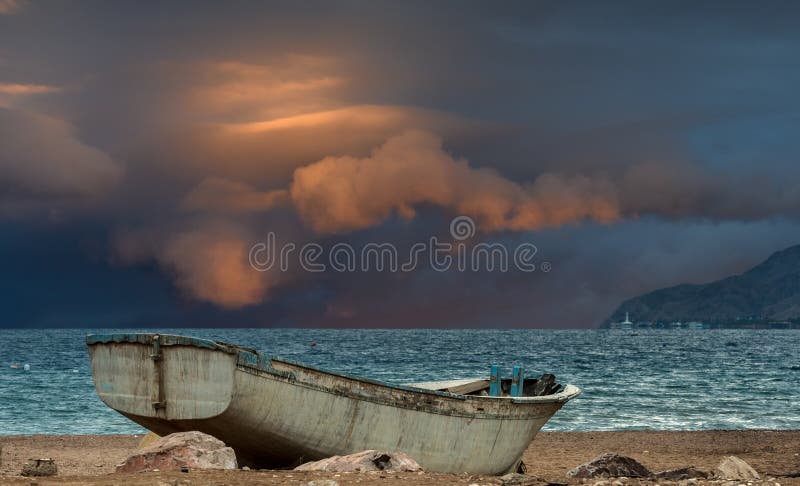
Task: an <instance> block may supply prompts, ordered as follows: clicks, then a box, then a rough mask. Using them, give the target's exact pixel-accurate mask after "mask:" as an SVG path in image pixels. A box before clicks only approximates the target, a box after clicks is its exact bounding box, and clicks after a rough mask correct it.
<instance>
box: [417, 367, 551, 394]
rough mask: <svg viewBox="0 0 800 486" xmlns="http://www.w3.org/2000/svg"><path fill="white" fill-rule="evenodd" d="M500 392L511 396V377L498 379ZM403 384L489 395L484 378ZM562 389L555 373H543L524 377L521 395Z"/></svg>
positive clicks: (489, 381)
mask: <svg viewBox="0 0 800 486" xmlns="http://www.w3.org/2000/svg"><path fill="white" fill-rule="evenodd" d="M499 381H500V394H499V395H497V396H501V397H510V396H512V382H513V380H512V379H511V378H501V379H500V380H499ZM405 386H409V387H413V388H421V389H423V390H435V391H443V392H448V393H453V394H456V395H476V396H484V397H488V396H491V394H490V393H491V392H490V387H491V380H490V379H484V378H469V379H464V380H449V381H426V382H421V383H406V384H405ZM563 389H564V386H563V385H561V384H559V383H556V377H555V375H551V374H549V373H545V374H543V375H542V376H540V377H539V378H525V379H524V381H523V386H522V396H525V397H540V396H546V395H554V394H556V393H558V392H560V391H562V390H563Z"/></svg>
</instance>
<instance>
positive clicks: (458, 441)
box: [87, 334, 580, 474]
mask: <svg viewBox="0 0 800 486" xmlns="http://www.w3.org/2000/svg"><path fill="white" fill-rule="evenodd" d="M87 344H88V346H89V354H90V357H91V363H92V375H93V377H94V382H95V388H96V390H97V393H98V395H99V396H100V398H101V399H102V400H103V402H105V403H106V404H107V405H108V406H109V407H111V408H113V409H114V410H116V411H118V412H119V413H121V414H123V415H124V416H126V417H128V418H129V419H131V420H133V421H134V422H136V423H138V424H141V425H142V426H143V427H146V428H147V429H150V430H152V431H153V432H155V433H157V434H159V435H165V434H169V433H173V432H180V431H188V430H199V431H202V432H205V433H208V434H211V435H213V436H215V437H217V438H219V439H220V440H222V441H224V442H225V443H226V444H228V445H229V446H231V447H232V448H233V449H234V450H235V451H236V453H237V456H238V458H239V460H240V463H242V464H243V465H244V464H248V465H251V466H256V467H262V468H277V467H287V466H294V465H298V464H300V463H302V462H306V461H312V460H318V459H322V458H325V457H330V456H332V455H342V454H350V453H354V452H358V451H362V450H366V449H380V450H389V451H402V452H405V453H406V454H409V455H410V456H411V457H413V458H414V459H416V460H417V461H418V462H419V463H420V465H422V467H423V468H425V469H426V470H428V471H435V472H446V473H462V472H468V473H473V474H504V473H507V472H510V471H513V470H515V469H516V468H517V466H518V465H519V462H520V460H521V457H522V453H523V452H524V450H525V448H526V447H527V446H528V444H529V443H530V442H531V441H532V440H533V438H534V436H535V435H536V433H537V432H538V431H539V429H541V427H542V426H543V425H544V424H545V422H546V421H547V420H548V419H549V418H550V417H551V416H552V415H553V414H554V413H555V412H556V411H558V409H560V408H561V406H562V405H563V404H564V403H565V402H567V401H568V400H570V399H571V398H573V397H575V396H577V395H578V394H579V393H580V390H578V389H577V388H576V387H573V386H570V385H567V387H566V389H565V390H564V391H563V392H561V393H558V394H555V395H548V396H542V397H520V398H509V397H482V396H472V395H455V394H451V393H446V392H439V391H432V390H423V389H417V388H412V387H408V386H399V385H391V384H387V383H382V382H377V381H373V380H364V379H360V378H355V377H351V376H347V375H342V374H335V373H330V372H325V371H322V370H318V369H315V368H312V367H309V366H306V365H303V364H300V363H295V362H291V361H288V360H281V359H278V358H270V357H267V356H265V355H263V354H260V353H257V352H256V351H254V350H249V349H245V348H241V347H237V346H231V345H226V344H222V343H217V342H214V341H208V340H202V339H194V338H187V337H182V336H168V335H161V336H159V335H152V334H127V335H105V336H89V337H88V338H87Z"/></svg>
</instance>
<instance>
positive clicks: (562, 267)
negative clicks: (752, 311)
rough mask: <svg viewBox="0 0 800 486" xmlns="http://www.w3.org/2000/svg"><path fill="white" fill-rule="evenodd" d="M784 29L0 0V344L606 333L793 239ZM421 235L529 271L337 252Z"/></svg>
mask: <svg viewBox="0 0 800 486" xmlns="http://www.w3.org/2000/svg"><path fill="white" fill-rule="evenodd" d="M798 14H800V5H798V4H797V3H796V2H782V1H768V2H762V3H759V4H757V5H756V4H753V3H752V2H728V1H726V2H682V1H672V2H649V1H645V2H638V1H637V2H634V1H629V2H537V1H528V2H503V3H501V4H494V3H490V2H470V1H467V2H463V1H459V2H455V1H454V2H434V3H431V2H416V1H410V2H380V1H379V2H314V1H308V2H238V1H232V2H225V3H224V4H220V3H218V2H203V1H196V2H177V1H176V2H107V1H96V2H93V1H84V2H37V1H33V0H31V1H26V0H0V265H2V270H3V273H2V278H1V279H0V310H1V312H0V326H4V327H45V326H46V327H64V326H66V327H161V326H164V327H170V326H176V327H178V326H181V327H192V326H198V327H199V326H219V327H224V326H254V327H272V326H274V327H277V326H280V327H291V326H305V327H458V328H472V327H537V328H539V327H541V328H578V327H592V326H596V325H598V324H599V323H600V322H602V321H603V320H604V319H606V318H607V317H608V316H609V315H611V313H612V312H613V311H614V310H615V309H616V308H617V306H618V305H619V304H620V303H621V302H622V301H623V300H625V299H628V298H630V297H633V296H636V295H639V294H641V293H644V292H648V291H651V290H654V289H657V288H661V287H665V286H670V285H676V284H679V283H702V282H708V281H712V280H715V279H718V278H721V277H725V276H728V275H731V274H736V273H740V272H742V271H744V270H746V269H747V268H749V267H750V266H753V265H755V264H757V263H759V262H760V261H762V260H764V259H765V258H766V257H768V256H769V255H770V254H771V253H772V252H774V251H777V250H780V249H783V248H785V247H788V246H791V245H795V244H798V243H800V185H798V184H797V181H798V177H799V176H800V165H799V164H798V163H797V155H798V153H800V151H799V150H798V149H800V136H798V133H800V130H799V129H800V97H798V96H797V86H799V85H800V59H798V57H797V53H798V52H800V31H798V30H797V29H796V22H795V19H797V18H798ZM458 218H461V219H458ZM455 221H461V222H465V223H467V224H468V227H467V233H468V234H467V235H466V237H465V236H464V235H462V234H458V233H455V232H454V228H455V227H456V226H455ZM270 234H272V235H274V241H275V245H274V247H276V248H283V249H285V248H287V245H289V246H292V245H293V246H292V248H293V249H294V252H293V253H291V252H290V255H289V256H288V257H287V262H286V263H287V265H285V268H284V266H283V265H279V264H275V265H272V266H271V267H269V268H266V266H264V267H261V268H258V265H254V264H253V262H252V259H253V251H254V248H259V246H258V245H264V244H265V242H267V241H268V239H269V236H268V235H270ZM432 238H435V239H436V241H438V242H440V243H441V244H443V245H446V244H449V245H450V247H449V250H447V251H445V252H444V253H443V254H442V255H445V254H448V255H450V256H453V257H456V256H458V255H460V253H459V251H463V252H465V253H464V254H467V255H474V252H475V250H476V248H480V247H481V245H496V247H500V248H504V249H505V250H504V251H506V252H507V253H508V254H512V253H513V251H514V250H516V249H518V248H522V247H526V248H531V247H532V248H535V252H534V257H533V259H532V262H533V266H534V270H533V271H531V270H530V269H527V270H523V269H520V268H518V267H513V265H512V267H513V268H510V269H508V270H507V271H501V270H499V269H498V268H488V267H486V266H482V267H479V268H474V269H472V268H468V269H466V270H461V269H458V268H449V269H447V270H446V271H441V269H437V268H435V267H434V266H433V265H431V264H429V263H428V260H425V259H424V258H423V260H422V261H423V264H419V265H416V266H414V267H413V268H412V269H410V270H408V271H389V270H387V269H383V270H380V269H378V268H376V267H374V266H373V267H372V268H366V269H364V268H356V269H349V267H348V269H347V271H339V270H336V269H335V268H332V267H333V266H332V265H331V264H330V263H331V262H330V260H324V258H326V257H329V256H330V255H331V254H332V249H334V248H336V245H349V246H348V248H352V249H353V251H354V252H359V253H356V254H358V255H363V253H360V252H362V251H363V249H364V248H366V247H368V245H370V244H380V245H383V244H390V245H394V246H393V247H394V248H396V249H397V252H398V255H400V257H401V260H402V258H403V255H410V251H411V248H413V247H414V245H415V244H427V243H430V242H431V241H432V240H431V239H432ZM429 246H431V245H429ZM303 248H305V249H309V248H310V251H311V252H312V253H313V251H314V248H320V249H321V250H322V252H323V253H322V254H323V257H322V258H323V260H322V261H327V262H328V265H327V266H326V268H325V269H324V271H311V270H309V269H308V268H306V267H304V266H303V265H302V264H301V262H300V259H301V254H303V255H305V257H308V254H307V253H304V251H305V250H303V251H301V249H303ZM360 261H361V260H359V262H360ZM633 317H635V316H633Z"/></svg>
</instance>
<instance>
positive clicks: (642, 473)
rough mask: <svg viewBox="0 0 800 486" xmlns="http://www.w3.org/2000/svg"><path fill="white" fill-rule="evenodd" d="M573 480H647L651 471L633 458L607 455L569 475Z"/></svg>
mask: <svg viewBox="0 0 800 486" xmlns="http://www.w3.org/2000/svg"><path fill="white" fill-rule="evenodd" d="M567 476H568V477H571V478H618V477H627V478H645V477H648V476H650V471H649V470H648V469H647V468H646V467H644V466H643V465H642V464H641V463H639V461H637V460H636V459H633V458H631V457H625V456H620V455H617V454H610V453H605V454H602V455H600V456H597V457H596V458H594V459H593V460H592V461H590V462H587V463H586V464H581V465H580V466H578V467H576V468H575V469H573V470H571V471H569V472H568V473H567Z"/></svg>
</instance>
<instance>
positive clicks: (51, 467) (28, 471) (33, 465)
mask: <svg viewBox="0 0 800 486" xmlns="http://www.w3.org/2000/svg"><path fill="white" fill-rule="evenodd" d="M57 473H58V468H57V467H56V461H54V460H52V459H31V460H30V462H28V463H27V464H25V465H24V466H22V473H21V474H22V475H23V476H36V477H43V476H55V475H56V474H57Z"/></svg>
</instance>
